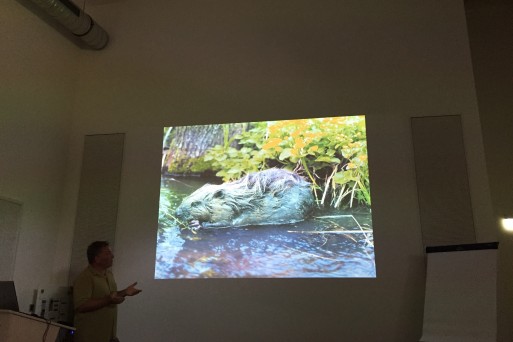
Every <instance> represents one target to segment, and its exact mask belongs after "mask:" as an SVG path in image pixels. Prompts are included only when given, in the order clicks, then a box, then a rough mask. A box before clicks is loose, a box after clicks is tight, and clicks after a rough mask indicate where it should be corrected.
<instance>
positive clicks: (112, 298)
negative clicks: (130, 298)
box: [76, 292, 125, 313]
mask: <svg viewBox="0 0 513 342" xmlns="http://www.w3.org/2000/svg"><path fill="white" fill-rule="evenodd" d="M124 300H125V298H124V296H120V295H119V293H116V292H112V293H111V294H110V295H108V296H105V297H103V298H89V299H88V300H87V301H85V302H84V303H82V304H81V305H79V306H78V307H77V308H76V311H77V312H80V313H84V312H90V311H95V310H98V309H101V308H103V307H105V306H108V305H111V304H120V303H123V301H124Z"/></svg>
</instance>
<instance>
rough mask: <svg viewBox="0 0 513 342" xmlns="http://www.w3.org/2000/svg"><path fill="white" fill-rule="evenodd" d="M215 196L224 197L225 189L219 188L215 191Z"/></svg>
mask: <svg viewBox="0 0 513 342" xmlns="http://www.w3.org/2000/svg"><path fill="white" fill-rule="evenodd" d="M214 198H224V191H223V190H217V191H216V192H215V193H214Z"/></svg>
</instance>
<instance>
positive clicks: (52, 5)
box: [30, 0, 109, 50]
mask: <svg viewBox="0 0 513 342" xmlns="http://www.w3.org/2000/svg"><path fill="white" fill-rule="evenodd" d="M30 1H31V2H33V3H34V4H36V5H38V6H39V7H40V8H42V9H43V10H44V11H45V12H46V13H48V14H49V15H50V16H52V17H53V18H54V19H56V20H57V21H58V22H60V23H61V24H62V25H63V26H64V27H66V28H67V29H69V30H70V31H71V33H73V34H74V35H75V36H76V37H78V38H80V39H81V40H82V41H83V42H84V43H86V45H87V46H89V47H90V48H92V49H95V50H101V49H103V48H104V47H105V46H107V43H108V42H109V35H108V34H107V32H105V30H104V29H103V28H102V27H101V26H100V25H98V24H97V23H96V22H95V21H94V20H93V19H92V18H91V17H90V16H89V14H87V13H85V12H84V11H82V10H81V9H80V8H78V7H77V6H76V5H75V4H74V3H72V2H71V1H69V0H30Z"/></svg>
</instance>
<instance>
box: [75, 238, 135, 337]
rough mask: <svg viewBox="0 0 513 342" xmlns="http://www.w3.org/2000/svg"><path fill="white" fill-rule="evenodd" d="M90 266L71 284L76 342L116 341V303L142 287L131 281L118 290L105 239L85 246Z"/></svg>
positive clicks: (109, 250) (110, 252) (112, 255)
mask: <svg viewBox="0 0 513 342" xmlns="http://www.w3.org/2000/svg"><path fill="white" fill-rule="evenodd" d="M87 260H88V261H89V266H88V267H87V268H86V269H85V270H83V271H82V273H80V275H79V276H78V277H77V279H76V280H75V283H74V285H73V302H74V308H75V320H74V325H75V328H76V333H75V339H74V341H75V342H119V340H118V338H117V335H116V323H117V304H120V303H122V302H123V301H124V300H125V297H126V296H135V295H136V294H138V293H139V292H141V290H139V289H137V288H135V285H136V284H137V283H133V284H132V285H130V286H128V287H127V288H126V289H124V290H121V291H118V289H117V285H116V282H115V281H114V276H113V275H112V272H111V271H110V270H109V268H110V267H111V266H112V261H113V260H114V254H112V250H111V249H110V247H109V243H108V242H107V241H95V242H93V243H91V244H90V245H89V247H87Z"/></svg>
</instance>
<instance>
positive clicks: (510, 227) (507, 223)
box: [501, 216, 513, 233]
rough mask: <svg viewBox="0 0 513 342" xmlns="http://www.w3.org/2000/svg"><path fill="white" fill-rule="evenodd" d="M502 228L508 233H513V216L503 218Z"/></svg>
mask: <svg viewBox="0 0 513 342" xmlns="http://www.w3.org/2000/svg"><path fill="white" fill-rule="evenodd" d="M501 225H502V228H503V229H504V230H505V231H507V232H511V233H513V217H512V216H504V217H503V218H501Z"/></svg>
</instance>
